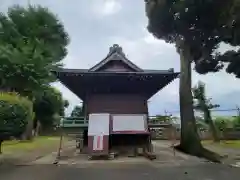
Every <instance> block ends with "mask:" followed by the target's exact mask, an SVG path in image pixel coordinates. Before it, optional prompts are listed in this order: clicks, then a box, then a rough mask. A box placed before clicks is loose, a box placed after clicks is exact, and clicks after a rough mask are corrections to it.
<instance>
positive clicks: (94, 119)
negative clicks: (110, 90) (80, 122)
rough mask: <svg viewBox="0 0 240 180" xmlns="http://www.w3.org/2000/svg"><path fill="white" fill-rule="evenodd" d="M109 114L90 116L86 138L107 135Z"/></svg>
mask: <svg viewBox="0 0 240 180" xmlns="http://www.w3.org/2000/svg"><path fill="white" fill-rule="evenodd" d="M109 121H110V114H90V115H89V120H88V136H98V135H109Z"/></svg>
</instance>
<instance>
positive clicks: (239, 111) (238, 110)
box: [236, 105, 240, 116]
mask: <svg viewBox="0 0 240 180" xmlns="http://www.w3.org/2000/svg"><path fill="white" fill-rule="evenodd" d="M236 108H237V113H238V116H240V108H239V106H238V105H236Z"/></svg>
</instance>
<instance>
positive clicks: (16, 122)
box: [0, 92, 34, 152]
mask: <svg viewBox="0 0 240 180" xmlns="http://www.w3.org/2000/svg"><path fill="white" fill-rule="evenodd" d="M33 116H34V113H33V104H32V102H31V101H30V100H28V99H27V98H25V97H22V96H20V95H18V94H17V93H3V92H2V93H0V146H1V143H2V142H3V141H4V140H6V139H9V138H10V137H12V136H13V137H17V136H20V135H21V134H22V133H23V132H24V130H25V128H26V125H27V124H28V122H29V121H32V120H33ZM0 152H1V147H0Z"/></svg>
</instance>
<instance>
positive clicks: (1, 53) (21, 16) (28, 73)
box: [0, 6, 69, 98]
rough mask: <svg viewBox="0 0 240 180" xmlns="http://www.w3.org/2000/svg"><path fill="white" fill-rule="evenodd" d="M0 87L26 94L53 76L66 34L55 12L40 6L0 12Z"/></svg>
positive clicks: (64, 46) (64, 47)
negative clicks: (52, 72)
mask: <svg viewBox="0 0 240 180" xmlns="http://www.w3.org/2000/svg"><path fill="white" fill-rule="evenodd" d="M0 32H1V33H0V63H1V67H0V87H1V89H2V90H8V91H9V90H10V91H17V92H19V93H20V94H23V95H27V96H30V97H31V98H33V96H34V95H33V94H34V93H35V92H36V91H39V89H40V88H41V87H42V86H44V85H48V84H49V83H50V82H53V81H54V80H55V78H54V76H53V75H52V74H51V73H50V72H51V70H55V69H56V68H58V67H59V66H61V60H62V59H63V58H64V57H65V56H66V53H67V50H66V46H67V45H68V42H69V38H68V34H67V33H66V32H65V30H64V26H63V24H62V23H61V22H60V21H59V19H58V18H57V16H56V15H55V14H53V13H51V12H50V11H49V10H48V9H47V8H44V7H41V6H28V7H26V8H25V7H20V6H13V7H10V8H9V9H8V12H7V13H6V14H4V13H1V14H0Z"/></svg>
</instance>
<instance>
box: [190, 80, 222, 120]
mask: <svg viewBox="0 0 240 180" xmlns="http://www.w3.org/2000/svg"><path fill="white" fill-rule="evenodd" d="M192 92H193V99H194V108H195V109H196V110H199V111H202V112H205V113H210V110H211V109H215V108H218V107H220V105H218V104H212V103H211V100H212V99H211V98H207V97H206V90H205V84H204V83H203V82H201V81H199V82H198V84H197V85H196V86H195V87H193V88H192ZM206 111H209V112H206ZM207 121H208V120H207V119H206V122H207Z"/></svg>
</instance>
